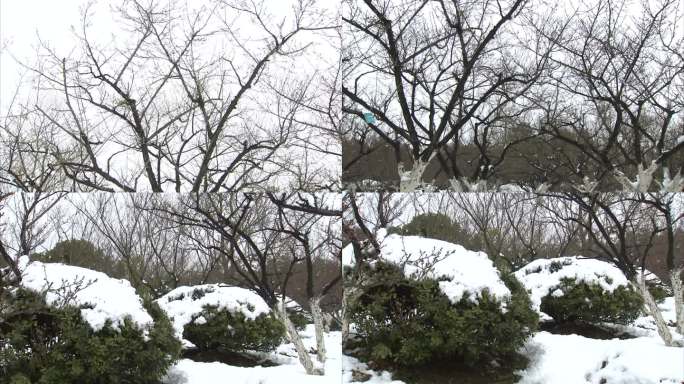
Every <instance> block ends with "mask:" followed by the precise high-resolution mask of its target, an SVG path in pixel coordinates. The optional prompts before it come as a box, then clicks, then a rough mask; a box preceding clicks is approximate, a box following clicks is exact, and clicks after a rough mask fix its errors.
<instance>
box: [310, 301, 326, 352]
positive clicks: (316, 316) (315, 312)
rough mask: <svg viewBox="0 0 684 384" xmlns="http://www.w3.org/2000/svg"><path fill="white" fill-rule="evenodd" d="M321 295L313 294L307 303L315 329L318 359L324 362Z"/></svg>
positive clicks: (323, 327)
mask: <svg viewBox="0 0 684 384" xmlns="http://www.w3.org/2000/svg"><path fill="white" fill-rule="evenodd" d="M320 304H321V297H320V296H315V297H313V298H311V301H310V302H309V305H310V306H311V315H312V316H313V321H314V328H315V330H316V351H317V357H318V361H320V362H321V363H325V338H324V332H325V326H324V325H323V311H321V305H320Z"/></svg>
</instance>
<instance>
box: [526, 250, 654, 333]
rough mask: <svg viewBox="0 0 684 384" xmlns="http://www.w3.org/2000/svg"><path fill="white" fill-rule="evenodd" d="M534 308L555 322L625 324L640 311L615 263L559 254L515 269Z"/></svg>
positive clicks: (638, 299)
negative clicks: (527, 291)
mask: <svg viewBox="0 0 684 384" xmlns="http://www.w3.org/2000/svg"><path fill="white" fill-rule="evenodd" d="M516 276H517V277H518V279H519V280H520V281H521V282H522V283H523V285H525V287H526V289H528V290H529V292H530V295H531V297H532V302H533V303H534V304H535V308H536V309H538V310H539V311H540V313H541V314H542V316H543V317H544V318H546V319H548V318H549V317H550V318H553V319H554V320H555V321H557V322H569V321H583V322H588V323H598V322H611V323H618V324H628V323H630V322H632V321H634V320H635V319H636V318H637V317H639V315H640V314H641V311H642V308H643V300H642V298H641V295H640V294H639V293H638V292H637V291H636V290H635V289H634V288H633V287H632V285H631V284H630V283H629V282H628V281H627V279H626V278H625V276H624V274H623V273H622V272H621V271H620V270H619V269H618V268H616V267H615V266H613V265H611V264H609V263H606V262H603V261H600V260H596V259H586V258H580V257H560V258H555V259H540V260H535V261H533V262H531V263H530V264H528V265H526V266H525V267H524V268H522V269H521V270H519V271H517V272H516Z"/></svg>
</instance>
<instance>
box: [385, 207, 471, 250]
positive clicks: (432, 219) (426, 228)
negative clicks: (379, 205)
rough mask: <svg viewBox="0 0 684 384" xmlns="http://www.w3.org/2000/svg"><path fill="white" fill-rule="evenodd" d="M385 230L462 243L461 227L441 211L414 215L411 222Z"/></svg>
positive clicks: (404, 234)
mask: <svg viewBox="0 0 684 384" xmlns="http://www.w3.org/2000/svg"><path fill="white" fill-rule="evenodd" d="M387 232H388V233H389V234H392V233H396V234H399V235H402V236H421V237H427V238H431V239H437V240H442V241H448V242H451V243H456V244H462V243H463V241H462V240H463V236H462V234H461V232H462V231H461V227H460V226H459V225H458V223H456V222H454V221H453V220H451V218H450V217H449V216H447V215H445V214H443V213H424V214H420V215H416V216H415V217H414V218H413V219H412V220H411V222H409V223H407V224H405V225H403V226H400V227H392V228H390V229H389V230H388V231H387Z"/></svg>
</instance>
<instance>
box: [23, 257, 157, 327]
mask: <svg viewBox="0 0 684 384" xmlns="http://www.w3.org/2000/svg"><path fill="white" fill-rule="evenodd" d="M18 265H19V269H20V270H21V273H22V281H21V285H22V286H23V287H24V288H28V289H31V290H34V291H38V292H42V291H44V290H47V295H46V301H47V303H48V304H49V305H63V304H70V305H75V306H81V305H88V307H87V308H83V309H81V316H82V317H83V319H84V320H85V321H86V322H87V323H88V324H90V326H91V327H92V328H93V330H95V331H99V330H101V329H102V328H103V327H104V326H105V323H106V322H107V320H110V321H111V322H112V327H113V328H120V327H121V326H122V325H123V324H124V319H125V318H126V317H130V319H131V320H132V321H133V322H134V323H135V324H136V325H138V326H139V327H140V329H143V330H147V329H148V328H149V327H151V326H152V325H153V322H154V321H153V319H152V317H151V316H150V315H149V314H148V313H147V311H146V310H145V308H144V307H143V301H142V299H141V298H140V296H138V294H137V293H136V292H135V289H134V288H133V287H132V286H131V283H130V282H129V281H128V280H123V279H114V278H111V277H109V276H107V275H106V274H104V273H102V272H97V271H93V270H90V269H86V268H81V267H75V266H71V265H65V264H61V263H42V262H39V261H29V258H28V256H22V257H21V258H20V259H19V262H18ZM79 286H80V288H79ZM69 296H71V297H70V298H69V299H65V297H69ZM65 301H66V302H65ZM89 307H92V308H89Z"/></svg>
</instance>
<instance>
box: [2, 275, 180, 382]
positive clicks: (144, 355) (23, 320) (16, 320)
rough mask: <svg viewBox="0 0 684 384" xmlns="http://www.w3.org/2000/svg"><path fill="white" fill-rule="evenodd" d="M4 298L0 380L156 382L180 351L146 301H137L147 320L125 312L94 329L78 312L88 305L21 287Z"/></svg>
mask: <svg viewBox="0 0 684 384" xmlns="http://www.w3.org/2000/svg"><path fill="white" fill-rule="evenodd" d="M4 304H5V306H4V308H3V320H2V322H0V339H2V340H3V342H4V343H6V345H5V347H4V348H2V350H0V366H1V367H2V368H0V372H1V373H2V374H1V375H0V377H2V378H0V383H12V384H18V383H24V382H26V383H102V384H109V383H112V384H113V383H141V384H146V383H150V384H152V383H159V382H160V380H161V378H162V377H163V375H164V374H165V373H166V370H167V369H168V368H169V367H170V366H171V365H172V364H173V362H174V361H175V360H176V359H177V358H178V356H179V354H180V343H179V342H178V341H177V340H176V339H175V337H174V331H173V327H172V326H171V323H170V322H169V320H168V318H166V316H165V314H164V313H163V311H161V310H160V308H159V307H158V306H157V305H156V304H155V303H154V302H151V301H145V302H144V303H143V307H144V308H145V310H146V311H147V313H148V314H149V315H150V316H151V319H152V321H153V322H152V323H151V324H149V325H147V326H144V327H141V326H140V325H139V324H138V323H136V322H135V321H134V320H133V319H132V318H131V317H130V316H126V317H124V318H123V319H122V321H120V322H117V323H114V322H113V321H112V320H111V319H106V320H105V321H104V323H103V324H102V326H100V327H98V329H93V327H92V325H91V324H90V323H89V322H88V320H87V319H85V318H84V316H83V313H84V312H83V309H84V308H88V307H90V308H89V309H92V307H93V306H92V305H88V304H82V305H80V306H76V305H68V304H67V305H60V306H54V305H50V304H48V303H47V302H46V299H45V295H44V294H43V293H39V292H36V291H33V290H30V289H26V288H19V289H16V290H15V291H14V292H12V293H9V294H7V295H6V296H5V297H4ZM3 378H4V379H3ZM6 380H9V381H6Z"/></svg>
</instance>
